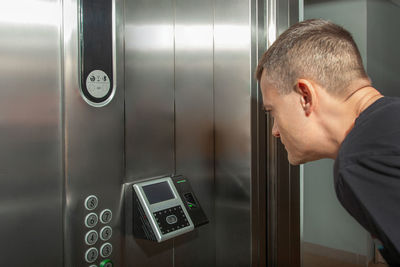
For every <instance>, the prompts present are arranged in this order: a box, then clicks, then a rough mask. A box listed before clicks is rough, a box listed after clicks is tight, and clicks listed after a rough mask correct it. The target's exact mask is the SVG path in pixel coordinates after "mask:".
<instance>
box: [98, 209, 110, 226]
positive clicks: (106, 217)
mask: <svg viewBox="0 0 400 267" xmlns="http://www.w3.org/2000/svg"><path fill="white" fill-rule="evenodd" d="M111 219H112V212H111V210H109V209H106V210H103V211H102V212H101V213H100V221H101V223H103V224H106V223H109V222H110V221H111Z"/></svg>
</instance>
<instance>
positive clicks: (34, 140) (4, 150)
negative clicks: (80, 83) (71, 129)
mask: <svg viewBox="0 0 400 267" xmlns="http://www.w3.org/2000/svg"><path fill="white" fill-rule="evenodd" d="M0 6H1V7H0V36H1V38H0V234H1V237H2V242H1V245H0V251H1V252H0V262H1V264H2V265H4V266H15V267H19V266H62V262H63V250H62V249H63V246H62V245H63V243H62V240H63V228H62V225H63V223H62V198H63V179H62V160H61V150H62V134H61V122H62V120H61V102H60V96H61V81H62V75H61V63H60V62H61V45H60V30H61V27H60V22H61V20H60V18H61V17H62V16H61V14H62V9H61V2H60V1H59V0H47V1H44V0H18V1H2V3H1V5H0Z"/></svg>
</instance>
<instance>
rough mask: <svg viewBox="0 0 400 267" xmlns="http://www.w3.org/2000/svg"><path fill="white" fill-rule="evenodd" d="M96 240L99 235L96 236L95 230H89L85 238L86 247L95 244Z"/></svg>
mask: <svg viewBox="0 0 400 267" xmlns="http://www.w3.org/2000/svg"><path fill="white" fill-rule="evenodd" d="M98 239H99V235H98V234H97V232H96V231H95V230H90V231H89V232H87V234H86V236H85V242H86V245H89V246H92V245H94V244H96V242H97V240H98Z"/></svg>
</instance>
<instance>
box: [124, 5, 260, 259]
mask: <svg viewBox="0 0 400 267" xmlns="http://www.w3.org/2000/svg"><path fill="white" fill-rule="evenodd" d="M251 2H255V1H239V0H238V1H224V0H215V1H213V0H207V1H195V0H184V1H183V0H182V1H180V0H174V1H172V0H171V1H161V2H160V1H148V0H146V1H145V0H142V1H140V0H135V1H126V2H125V62H126V67H125V80H126V82H125V91H126V93H125V95H126V99H125V103H126V104H125V105H126V109H125V117H126V179H125V182H133V181H137V180H140V179H142V178H144V177H147V176H157V175H165V174H170V173H177V174H183V175H187V176H188V177H189V179H190V181H191V183H192V186H193V188H194V189H195V190H196V194H197V196H198V198H199V200H200V202H201V204H202V206H203V208H204V210H205V212H206V213H207V215H208V217H209V219H210V224H208V225H206V226H203V227H201V228H199V229H198V230H196V231H195V232H193V233H190V234H188V235H186V236H183V237H181V238H177V239H176V240H174V241H167V242H166V243H163V244H154V243H149V242H145V241H140V240H135V239H132V238H130V237H129V236H127V237H126V239H125V240H124V244H125V249H124V252H125V254H124V260H125V264H126V265H127V266H131V265H133V264H138V265H139V266H150V265H152V264H157V265H158V266H189V265H190V266H250V265H251V235H250V231H251V225H250V220H251V219H250V211H251V202H250V197H251V193H250V184H251V170H250V163H251V156H250V152H251V136H250V130H251V129H250V126H251V125H250V124H251V123H250V121H251V113H250V105H251V83H250V81H251V79H252V73H251V53H250V52H251V51H250V50H251V41H252V35H251V27H252V25H251V23H250V8H251ZM127 212H128V213H129V210H128V211H127ZM126 216H129V215H128V214H127V215H126ZM126 231H127V233H130V232H131V231H132V229H131V225H126Z"/></svg>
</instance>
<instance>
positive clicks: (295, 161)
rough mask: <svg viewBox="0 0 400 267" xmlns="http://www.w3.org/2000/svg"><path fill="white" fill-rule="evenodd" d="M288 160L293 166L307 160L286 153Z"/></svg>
mask: <svg viewBox="0 0 400 267" xmlns="http://www.w3.org/2000/svg"><path fill="white" fill-rule="evenodd" d="M288 161H289V163H290V164H292V165H294V166H296V165H300V164H304V163H307V162H308V161H307V160H305V159H301V158H300V157H293V156H292V155H291V154H288Z"/></svg>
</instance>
